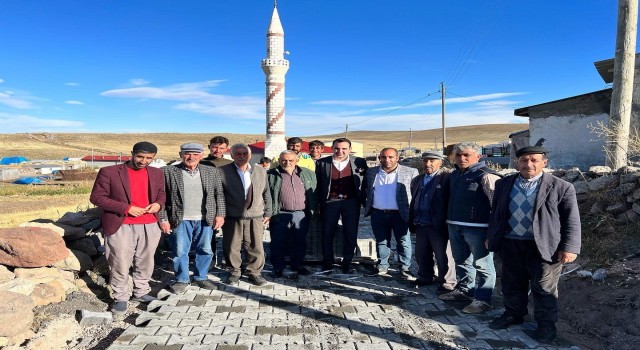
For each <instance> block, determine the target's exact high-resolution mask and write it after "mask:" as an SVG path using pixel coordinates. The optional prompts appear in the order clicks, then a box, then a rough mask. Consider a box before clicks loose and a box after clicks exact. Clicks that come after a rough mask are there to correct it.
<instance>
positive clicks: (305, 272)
mask: <svg viewBox="0 0 640 350" xmlns="http://www.w3.org/2000/svg"><path fill="white" fill-rule="evenodd" d="M294 270H295V271H296V272H297V273H298V275H300V276H309V275H310V274H311V271H309V269H307V268H306V267H304V266H300V267H298V268H296V269H294Z"/></svg>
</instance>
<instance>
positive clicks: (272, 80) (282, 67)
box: [261, 0, 289, 159]
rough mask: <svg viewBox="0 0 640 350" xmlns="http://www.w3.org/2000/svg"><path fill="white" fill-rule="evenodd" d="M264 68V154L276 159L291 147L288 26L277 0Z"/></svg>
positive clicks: (270, 24) (272, 16) (269, 31)
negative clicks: (286, 90)
mask: <svg viewBox="0 0 640 350" xmlns="http://www.w3.org/2000/svg"><path fill="white" fill-rule="evenodd" d="M261 65H262V71H263V72H264V74H265V75H266V76H267V79H266V85H267V93H266V98H267V140H266V141H265V144H264V155H265V156H266V157H269V158H271V159H273V157H276V156H279V155H280V152H282V151H284V150H286V149H287V145H286V143H285V140H284V135H285V133H284V75H285V74H287V71H288V70H289V61H287V60H285V59H284V30H283V29H282V23H280V16H278V3H277V0H276V1H274V4H273V14H272V15H271V23H269V28H268V29H267V58H265V59H263V60H262V64H261Z"/></svg>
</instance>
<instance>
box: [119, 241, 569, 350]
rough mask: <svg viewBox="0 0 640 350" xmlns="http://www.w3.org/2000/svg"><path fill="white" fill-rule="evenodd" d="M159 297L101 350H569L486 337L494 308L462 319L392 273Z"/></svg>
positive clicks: (451, 306) (492, 334) (429, 292)
mask: <svg viewBox="0 0 640 350" xmlns="http://www.w3.org/2000/svg"><path fill="white" fill-rule="evenodd" d="M219 248H220V247H219ZM267 261H268V260H267ZM309 267H310V268H311V270H313V269H315V270H316V271H318V269H319V267H315V266H309ZM413 267H415V265H414V266H413ZM267 269H269V266H267ZM267 269H265V270H267ZM359 269H360V271H363V268H362V267H359ZM264 275H265V277H266V278H267V279H268V280H269V279H270V277H268V276H269V274H268V273H267V272H265V273H264ZM219 277H222V278H223V277H224V275H222V274H221V275H219V276H218V275H215V276H214V275H211V276H210V278H211V280H212V281H214V283H219V282H218V281H219V280H220V278H219ZM158 297H159V298H161V300H157V301H153V302H151V303H149V305H148V306H147V309H146V310H147V311H143V312H141V313H140V314H139V315H138V317H137V318H136V319H134V320H133V323H134V324H131V325H129V326H128V328H126V329H125V331H124V332H123V333H122V334H121V335H120V336H119V337H118V338H117V339H116V340H115V341H114V342H113V344H112V345H111V346H110V347H109V349H108V350H150V349H158V350H160V349H162V350H168V349H181V350H202V349H212V350H241V349H242V350H260V349H265V350H266V349H268V350H315V349H317V350H338V349H339V350H343V349H347V350H349V349H352V350H367V349H372V350H385V349H393V350H399V349H458V348H466V349H497V348H518V349H528V350H532V349H539V350H543V349H544V350H558V349H570V347H569V345H567V344H563V346H558V345H557V344H551V345H544V344H539V343H537V342H536V341H535V340H534V339H533V338H532V334H533V331H534V330H535V323H532V322H527V323H525V324H523V325H520V326H514V327H512V328H510V329H508V330H498V331H496V330H492V329H490V328H489V327H488V324H489V322H490V321H491V320H492V319H494V318H495V317H498V316H499V315H500V314H501V313H502V309H500V308H499V305H500V302H499V301H496V300H494V306H496V309H494V310H491V311H490V312H488V313H486V314H482V315H467V314H464V313H462V312H461V309H462V307H464V306H465V304H466V303H460V302H443V301H441V300H439V299H438V298H437V295H436V293H435V286H427V287H421V288H415V286H413V285H410V284H409V283H407V282H405V281H403V280H401V279H400V278H399V277H398V274H397V271H396V270H395V267H393V266H392V269H391V277H384V278H383V277H366V276H363V275H361V274H357V273H356V274H353V275H342V274H339V273H337V270H336V273H334V274H332V275H329V276H319V275H310V276H301V277H300V278H299V279H297V280H290V279H285V278H279V279H276V280H270V283H269V284H268V285H267V286H265V287H256V286H254V285H251V284H249V283H247V280H246V278H244V277H243V279H242V281H241V283H240V285H239V286H229V285H225V284H222V283H220V284H218V289H217V290H214V291H209V290H203V289H200V288H198V287H196V286H190V287H188V288H187V290H186V291H185V293H183V294H177V295H176V294H171V293H168V292H166V291H161V292H160V293H158ZM136 325H137V326H136ZM572 350H574V349H572Z"/></svg>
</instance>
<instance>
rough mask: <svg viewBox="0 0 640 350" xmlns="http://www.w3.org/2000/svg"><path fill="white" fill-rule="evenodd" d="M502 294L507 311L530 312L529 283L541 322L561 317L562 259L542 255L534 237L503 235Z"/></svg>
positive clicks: (536, 317) (535, 308)
mask: <svg viewBox="0 0 640 350" xmlns="http://www.w3.org/2000/svg"><path fill="white" fill-rule="evenodd" d="M500 257H501V259H502V295H503V296H504V307H505V313H507V314H510V315H512V316H516V317H524V316H526V315H527V313H528V311H527V301H528V292H529V287H531V295H532V296H533V318H534V319H535V320H536V322H538V324H540V323H547V324H549V323H556V322H557V321H558V279H559V278H560V272H561V271H562V263H559V262H558V263H548V262H546V261H544V260H542V258H541V257H540V253H539V252H538V248H537V247H536V243H535V242H534V241H533V240H517V239H503V240H502V245H501V247H500Z"/></svg>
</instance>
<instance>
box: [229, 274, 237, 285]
mask: <svg viewBox="0 0 640 350" xmlns="http://www.w3.org/2000/svg"><path fill="white" fill-rule="evenodd" d="M227 284H228V285H231V286H237V285H239V284H240V276H236V275H231V276H229V277H228V278H227Z"/></svg>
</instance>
